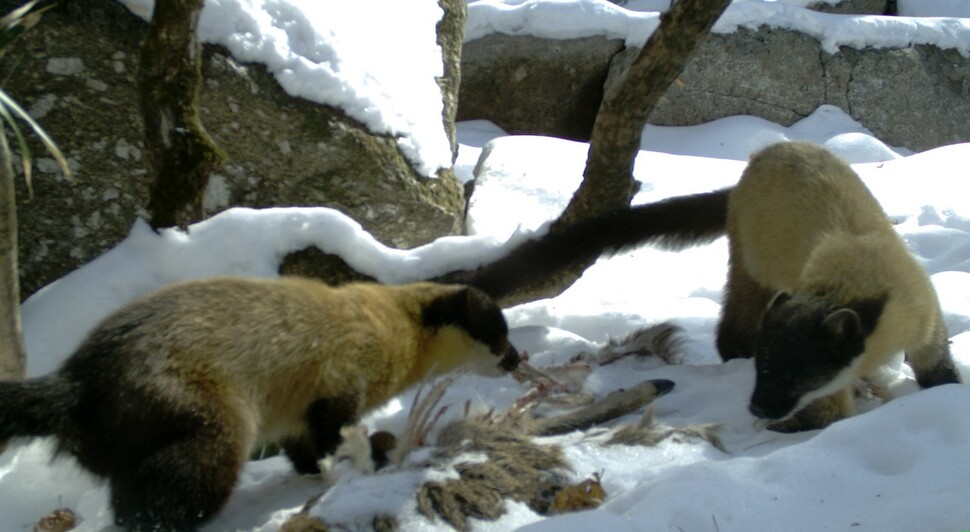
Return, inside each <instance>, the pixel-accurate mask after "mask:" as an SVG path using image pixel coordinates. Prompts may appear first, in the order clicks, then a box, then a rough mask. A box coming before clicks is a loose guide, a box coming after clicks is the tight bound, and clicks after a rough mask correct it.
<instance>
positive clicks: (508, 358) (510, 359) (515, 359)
mask: <svg viewBox="0 0 970 532" xmlns="http://www.w3.org/2000/svg"><path fill="white" fill-rule="evenodd" d="M498 365H499V367H501V368H502V369H503V370H505V371H515V370H516V368H518V367H519V352H518V351H516V349H515V348H514V347H512V344H508V345H507V346H506V348H505V352H504V353H503V354H502V360H501V361H499V363H498Z"/></svg>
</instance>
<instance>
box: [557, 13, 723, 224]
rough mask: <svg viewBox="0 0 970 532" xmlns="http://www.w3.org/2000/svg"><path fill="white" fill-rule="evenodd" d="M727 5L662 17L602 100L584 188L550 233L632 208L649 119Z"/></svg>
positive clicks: (584, 178)
mask: <svg viewBox="0 0 970 532" xmlns="http://www.w3.org/2000/svg"><path fill="white" fill-rule="evenodd" d="M728 4H730V0H680V1H678V2H676V3H674V4H673V5H672V6H671V8H670V11H669V12H667V13H665V14H664V15H663V16H662V17H661V22H660V27H659V28H657V30H656V31H655V32H654V33H653V35H651V36H650V39H648V40H647V42H646V44H645V45H644V46H643V48H642V49H641V50H640V55H638V56H637V58H636V59H635V60H634V61H633V63H632V64H631V65H630V67H629V68H628V69H627V71H626V73H625V74H624V76H623V79H622V80H621V81H620V82H619V83H617V84H616V85H615V86H614V87H613V89H612V90H611V91H610V92H609V93H607V94H606V96H605V97H604V98H603V103H602V104H601V105H600V110H599V113H598V114H597V115H596V121H595V122H594V123H593V133H592V135H591V138H590V143H589V155H588V157H587V159H586V170H585V171H584V172H583V182H582V184H581V185H580V187H579V189H578V190H577V191H576V193H575V194H574V195H573V198H572V200H570V202H569V205H568V206H567V207H566V210H565V211H564V212H563V214H562V216H560V217H559V219H558V220H556V222H555V224H554V225H553V229H552V230H553V231H555V230H556V229H557V228H560V227H562V226H565V225H568V224H570V223H572V222H573V221H575V220H577V219H579V218H583V217H587V216H589V215H592V214H597V213H602V212H608V211H611V210H615V209H618V208H622V207H625V206H627V205H629V204H630V200H631V199H633V195H634V193H635V192H636V182H635V181H634V179H633V163H634V160H635V159H636V155H637V152H639V151H640V137H641V135H642V133H643V128H644V126H645V125H646V123H647V118H649V117H650V113H651V112H653V109H654V107H655V106H656V105H657V102H658V101H659V100H660V98H661V97H662V96H663V95H664V93H665V92H666V91H667V88H668V87H670V84H671V83H673V82H674V80H675V79H677V77H678V76H680V74H681V72H683V70H684V67H685V66H686V65H687V61H688V60H689V59H690V57H691V55H692V54H693V53H694V50H696V49H697V47H698V46H699V45H700V44H701V43H702V42H703V41H704V38H706V37H707V35H708V33H710V31H711V27H712V26H713V25H714V22H715V21H717V19H718V17H720V16H721V13H723V12H724V9H726V8H727V6H728Z"/></svg>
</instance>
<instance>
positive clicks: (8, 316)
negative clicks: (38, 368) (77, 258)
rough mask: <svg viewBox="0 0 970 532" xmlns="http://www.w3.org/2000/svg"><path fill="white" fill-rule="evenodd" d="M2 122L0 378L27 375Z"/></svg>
mask: <svg viewBox="0 0 970 532" xmlns="http://www.w3.org/2000/svg"><path fill="white" fill-rule="evenodd" d="M3 129H4V128H3V124H2V123H0V174H3V175H0V379H3V380H8V379H22V378H24V377H26V376H27V353H26V350H25V349H24V340H23V330H22V327H21V322H20V280H19V278H18V273H17V201H16V196H15V193H14V173H13V163H12V161H11V155H10V146H9V145H8V144H7V135H6V134H5V133H4V131H3Z"/></svg>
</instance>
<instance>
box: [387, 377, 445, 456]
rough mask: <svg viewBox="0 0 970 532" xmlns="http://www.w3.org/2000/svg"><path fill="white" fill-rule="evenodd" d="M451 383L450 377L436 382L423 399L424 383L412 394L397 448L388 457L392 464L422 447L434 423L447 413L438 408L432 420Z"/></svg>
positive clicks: (442, 408)
mask: <svg viewBox="0 0 970 532" xmlns="http://www.w3.org/2000/svg"><path fill="white" fill-rule="evenodd" d="M453 382H454V379H453V378H452V377H446V378H444V379H441V380H438V381H436V382H435V383H434V385H432V386H431V389H430V390H428V394H427V395H426V396H424V397H422V396H421V392H423V391H424V385H425V384H426V383H421V386H420V387H419V388H418V391H417V393H415V394H414V401H412V402H411V411H410V412H409V413H408V420H407V423H406V424H405V425H404V432H403V434H401V438H400V440H399V441H398V446H397V447H395V448H394V451H393V453H392V455H391V457H390V458H391V462H392V463H394V464H400V463H401V462H403V461H404V457H406V456H407V455H408V453H409V452H411V449H413V448H414V447H417V446H420V445H423V444H424V443H425V442H426V441H427V437H428V433H430V432H431V429H432V428H434V425H435V423H437V421H438V420H439V419H440V418H441V416H442V415H443V414H444V413H445V411H447V408H448V407H446V406H445V407H441V408H439V409H438V411H437V413H436V414H434V417H433V418H432V412H433V411H434V410H435V408H436V407H437V406H438V403H440V402H441V398H442V397H444V395H445V391H447V390H448V387H450V386H451V384H452V383H453Z"/></svg>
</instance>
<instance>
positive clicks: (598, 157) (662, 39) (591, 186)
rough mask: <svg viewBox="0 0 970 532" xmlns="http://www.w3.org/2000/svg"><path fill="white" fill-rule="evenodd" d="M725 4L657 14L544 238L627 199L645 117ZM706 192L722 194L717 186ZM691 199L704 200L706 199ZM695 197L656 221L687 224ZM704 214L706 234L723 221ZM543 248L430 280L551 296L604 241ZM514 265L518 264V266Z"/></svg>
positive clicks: (706, 0) (511, 295) (699, 3)
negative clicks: (559, 250) (557, 252)
mask: <svg viewBox="0 0 970 532" xmlns="http://www.w3.org/2000/svg"><path fill="white" fill-rule="evenodd" d="M729 3H730V0H679V1H678V2H676V3H675V4H674V5H673V6H672V7H671V9H670V11H669V12H668V13H666V14H665V15H663V16H662V18H661V22H660V27H659V28H657V30H656V31H655V32H654V33H653V35H651V37H650V39H649V40H648V41H647V43H646V44H645V45H644V47H643V49H642V50H641V51H640V55H639V56H637V58H636V59H635V60H634V62H633V63H632V64H631V65H630V67H629V68H628V69H627V71H626V73H625V74H624V76H623V79H622V80H620V82H619V83H617V84H616V85H615V86H614V88H613V89H612V90H611V91H610V92H609V93H607V94H606V96H605V98H604V100H603V103H602V104H601V105H600V110H599V113H598V114H597V116H596V121H595V123H594V124H593V133H592V136H591V138H590V147H589V155H588V157H587V160H586V169H585V171H584V172H583V182H582V184H581V185H580V187H579V189H578V190H577V191H576V193H575V194H574V195H573V197H572V199H571V200H570V202H569V205H568V206H567V207H566V209H565V211H564V212H563V214H562V215H561V216H560V217H559V218H558V219H557V220H556V221H555V222H553V224H552V227H551V228H550V231H549V235H547V237H545V238H547V239H553V238H556V236H557V235H558V234H561V233H562V232H563V230H564V229H565V228H566V227H568V226H570V225H572V224H574V223H575V222H577V221H579V220H582V219H584V218H588V217H590V216H593V215H596V214H601V213H605V212H610V211H616V210H618V209H625V208H627V207H628V206H629V204H630V200H631V199H633V195H634V193H635V192H636V181H635V180H634V179H633V164H634V160H635V158H636V155H637V153H638V152H639V150H640V137H641V135H642V132H643V128H644V126H645V125H646V123H647V118H648V117H649V116H650V113H651V112H652V111H653V108H654V107H655V106H656V104H657V102H658V101H659V100H660V98H661V97H662V96H663V95H664V93H665V92H666V91H667V88H668V87H669V86H670V84H671V83H673V82H674V80H675V79H677V77H678V76H679V75H680V73H681V72H682V71H683V69H684V67H685V66H686V64H687V61H688V60H689V59H690V57H691V55H692V54H693V52H694V50H696V49H697V47H698V46H699V45H700V44H701V42H703V40H704V38H705V37H706V36H707V34H708V33H709V32H710V29H711V27H712V26H713V25H714V22H715V21H716V20H717V19H718V17H719V16H720V15H721V13H723V12H724V9H725V8H727V6H728V4H729ZM711 197H713V198H717V199H718V200H724V199H725V198H726V196H725V194H723V193H718V194H717V195H713V196H711ZM697 199H698V200H699V202H700V203H702V204H706V203H707V201H708V199H710V198H707V197H700V198H697ZM694 203H695V202H694V201H689V202H686V203H682V202H675V203H673V204H671V205H669V206H665V207H663V208H662V209H660V210H659V211H658V212H661V213H662V218H664V219H663V220H661V219H658V220H657V221H656V222H657V223H656V225H657V226H658V227H659V226H663V227H664V228H665V230H667V231H671V228H676V227H677V224H678V223H683V224H684V225H688V221H689V220H687V219H686V218H685V216H684V213H685V212H692V211H691V210H692V209H693V210H695V211H696V208H697V207H696V206H694ZM678 217H679V219H680V220H683V222H678ZM706 218H709V219H707V220H705V221H704V225H705V230H711V231H710V232H711V234H715V233H716V232H717V229H718V227H720V226H722V225H723V222H722V221H721V218H723V214H721V215H718V213H710V215H709V216H707V217H706ZM640 222H642V220H640ZM692 224H693V225H697V223H696V222H692ZM645 225H648V226H649V225H651V224H645ZM685 229H686V228H685ZM602 230H603V231H604V232H608V231H610V230H611V229H610V228H603V229H602ZM604 236H605V235H604ZM548 247H550V246H534V245H530V244H526V245H523V246H520V247H519V248H517V249H516V250H513V251H512V253H511V254H510V255H508V256H507V257H504V258H503V259H501V260H499V261H497V262H494V263H491V264H487V265H485V266H482V267H481V268H479V269H478V270H476V271H474V272H452V273H450V274H446V275H444V276H441V277H439V278H438V279H436V280H438V281H444V282H465V283H471V284H474V285H476V286H479V287H480V288H482V289H483V290H485V291H486V292H489V291H490V288H494V290H493V291H492V292H490V293H491V295H492V296H493V297H496V298H497V299H498V300H499V301H500V303H501V304H502V305H503V306H508V305H513V304H517V303H522V302H526V301H533V300H536V299H540V298H543V297H553V296H555V295H558V294H559V293H561V292H562V291H563V290H565V289H566V288H568V287H569V286H570V285H572V283H574V282H575V281H576V279H578V278H579V276H580V275H582V273H583V271H585V270H586V268H588V267H589V266H590V265H591V264H592V263H593V262H594V261H595V260H596V258H597V257H598V256H599V254H600V252H601V251H602V250H603V248H608V247H609V245H606V246H600V248H599V249H598V250H597V249H593V250H590V251H580V250H577V249H573V250H570V252H569V254H570V256H568V257H566V256H556V257H549V256H539V255H540V254H541V253H542V251H543V250H544V249H546V248H548ZM552 247H556V246H552ZM560 247H561V246H560ZM553 262H554V263H555V264H554V267H555V270H554V271H550V269H549V267H548V266H549V264H548V263H553ZM540 263H542V264H540ZM518 266H522V267H521V269H520V270H521V271H518V270H519V268H518ZM510 270H515V271H510Z"/></svg>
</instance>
